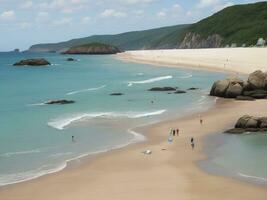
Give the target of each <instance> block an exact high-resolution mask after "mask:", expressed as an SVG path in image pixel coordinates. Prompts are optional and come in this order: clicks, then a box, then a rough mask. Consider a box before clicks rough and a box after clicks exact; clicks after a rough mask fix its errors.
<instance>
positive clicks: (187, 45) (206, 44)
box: [179, 32, 222, 49]
mask: <svg viewBox="0 0 267 200" xmlns="http://www.w3.org/2000/svg"><path fill="white" fill-rule="evenodd" d="M221 44H222V37H221V36H220V35H218V34H213V35H210V36H208V37H207V38H203V37H201V36H200V35H199V34H197V33H192V32H189V33H187V34H186V35H185V37H184V39H183V41H182V42H181V44H180V46H179V48H181V49H197V48H218V47H220V46H221Z"/></svg>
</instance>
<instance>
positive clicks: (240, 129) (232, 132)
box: [224, 128, 246, 134]
mask: <svg viewBox="0 0 267 200" xmlns="http://www.w3.org/2000/svg"><path fill="white" fill-rule="evenodd" d="M244 132H246V130H245V129H243V128H232V129H229V130H227V131H225V132H224V133H231V134H242V133H244Z"/></svg>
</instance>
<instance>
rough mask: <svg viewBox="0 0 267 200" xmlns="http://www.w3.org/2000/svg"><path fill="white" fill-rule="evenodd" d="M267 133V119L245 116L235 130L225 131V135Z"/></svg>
mask: <svg viewBox="0 0 267 200" xmlns="http://www.w3.org/2000/svg"><path fill="white" fill-rule="evenodd" d="M258 131H267V117H253V116H249V115H244V116H243V117H241V118H239V119H238V121H237V122H236V124H235V128H233V129H229V130H227V131H225V133H231V134H242V133H244V132H258Z"/></svg>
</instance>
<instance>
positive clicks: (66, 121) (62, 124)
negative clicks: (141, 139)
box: [48, 110, 166, 130]
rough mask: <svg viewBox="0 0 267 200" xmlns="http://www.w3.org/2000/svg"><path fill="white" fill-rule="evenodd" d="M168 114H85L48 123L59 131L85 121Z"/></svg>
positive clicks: (158, 112)
mask: <svg viewBox="0 0 267 200" xmlns="http://www.w3.org/2000/svg"><path fill="white" fill-rule="evenodd" d="M164 112H166V110H157V111H153V112H125V113H123V112H122V113H118V112H100V113H83V114H77V115H75V116H71V117H68V118H64V119H56V120H53V121H51V122H49V123H48V125H49V126H51V127H53V128H56V129H58V130H63V129H64V128H65V127H66V126H68V125H70V124H71V123H73V122H76V121H80V120H83V119H92V118H105V119H112V118H132V119H135V118H141V117H149V116H153V115H160V114H162V113H164Z"/></svg>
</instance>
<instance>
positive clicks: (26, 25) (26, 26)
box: [19, 22, 32, 29]
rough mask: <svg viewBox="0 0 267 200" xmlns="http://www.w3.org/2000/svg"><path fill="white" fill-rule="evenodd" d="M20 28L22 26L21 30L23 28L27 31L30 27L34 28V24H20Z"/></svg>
mask: <svg viewBox="0 0 267 200" xmlns="http://www.w3.org/2000/svg"><path fill="white" fill-rule="evenodd" d="M19 26H20V28H22V29H27V28H30V27H31V26H32V24H31V23H29V22H21V23H20V24H19Z"/></svg>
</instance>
